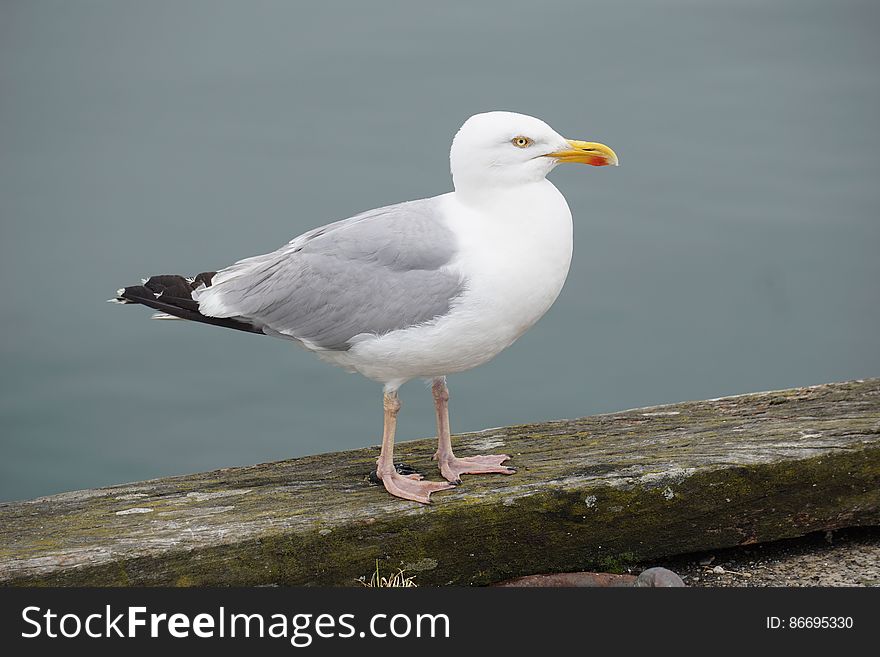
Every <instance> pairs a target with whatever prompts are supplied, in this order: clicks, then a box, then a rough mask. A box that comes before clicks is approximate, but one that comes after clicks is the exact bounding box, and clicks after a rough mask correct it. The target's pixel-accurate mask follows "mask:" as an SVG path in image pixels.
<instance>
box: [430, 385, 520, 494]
mask: <svg viewBox="0 0 880 657" xmlns="http://www.w3.org/2000/svg"><path fill="white" fill-rule="evenodd" d="M431 392H432V393H433V394H434V408H435V409H436V411H437V453H436V454H434V460H435V461H437V462H438V463H439V465H440V473H441V474H442V475H443V476H444V477H445V478H446V479H447V481H451V482H452V483H454V484H458V483H461V475H463V474H488V473H499V474H513V473H515V472H516V470H514V469H513V468H508V467H507V466H506V465H501V464H502V463H504V462H505V461H506V460H508V459H509V458H510V457H509V456H508V455H507V454H487V455H485V456H469V457H466V458H461V459H460V458H458V457H457V456H456V455H455V454H453V453H452V438H451V436H450V434H449V389H448V388H447V387H446V378H445V377H440V378H437V379H434V383H433V385H432V386H431Z"/></svg>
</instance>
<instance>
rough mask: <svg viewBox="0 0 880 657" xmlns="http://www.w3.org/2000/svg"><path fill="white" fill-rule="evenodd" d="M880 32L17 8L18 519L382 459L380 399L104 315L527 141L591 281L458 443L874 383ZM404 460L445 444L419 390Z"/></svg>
mask: <svg viewBox="0 0 880 657" xmlns="http://www.w3.org/2000/svg"><path fill="white" fill-rule="evenodd" d="M878 28H880V4H878V3H876V2H851V1H840V2H811V1H805V0H789V1H779V2H773V3H767V2H765V1H764V0H760V1H756V0H752V1H742V0H739V1H736V2H685V1H676V2H662V3H661V2H650V1H647V0H641V1H636V2H626V3H617V2H601V3H598V2H597V3H587V2H575V1H572V2H563V1H542V2H539V3H538V2H532V1H528V2H479V3H475V2H442V3H440V2H431V3H409V2H406V3H404V2H387V1H384V2H376V1H371V2H368V3H367V2H354V1H347V2H332V1H331V2H321V3H309V4H308V5H306V3H292V2H280V1H279V2H265V1H258V2H214V1H210V2H208V1H203V2H194V1H185V2H178V1H170V0H169V1H165V2H156V1H151V2H140V1H131V0H126V1H120V0H114V1H104V2H96V1H79V2H66V1H62V0H57V1H53V2H50V1H46V0H28V1H24V0H19V1H6V2H3V3H2V4H0V231H2V232H0V336H2V340H0V371H2V378H0V499H4V500H9V499H21V498H30V497H34V496H37V495H43V494H49V493H53V492H58V491H64V490H70V489H76V488H85V487H94V486H99V485H104V484H110V483H116V482H125V481H133V480H140V479H145V478H151V477H158V476H163V475H170V474H176V473H186V472H193V471H201V470H207V469H211V468H217V467H223V466H232V465H237V464H249V463H255V462H262V461H269V460H274V459H280V458H285V457H291V456H297V455H304V454H313V453H318V452H324V451H332V450H340V449H348V448H354V447H360V446H365V445H370V444H376V443H377V442H378V440H379V436H380V433H381V415H382V411H381V396H380V395H381V391H380V388H379V386H378V385H376V384H374V383H371V382H369V381H367V380H365V379H362V378H360V377H358V376H355V375H349V374H346V373H345V372H343V371H341V370H337V369H335V368H332V367H330V366H328V365H326V364H324V363H321V362H319V361H318V360H317V359H316V358H314V356H312V355H310V354H308V353H306V352H304V351H302V350H299V349H297V348H296V347H294V346H293V345H291V344H288V343H285V342H283V341H277V340H272V339H268V338H258V337H255V336H251V335H247V334H242V333H237V332H233V331H227V330H222V329H215V328H211V327H205V326H194V325H183V324H174V323H170V322H151V321H148V320H147V317H148V316H149V313H148V312H147V311H145V310H143V309H140V308H135V307H128V308H122V307H119V306H113V305H110V304H106V303H104V300H105V299H107V298H109V297H111V296H113V294H114V292H115V290H116V288H118V287H120V286H123V285H126V284H132V283H136V282H137V281H138V280H139V278H140V277H141V276H147V275H150V274H154V273H172V272H179V273H196V272H199V271H203V270H210V269H216V268H218V267H222V266H224V265H226V264H229V263H231V262H233V261H234V260H236V259H239V258H241V257H245V256H249V255H254V254H258V253H263V252H266V251H268V250H272V249H274V248H276V247H278V246H280V245H281V244H283V243H284V242H286V241H287V240H288V239H290V238H291V237H293V236H295V235H297V234H299V233H301V232H303V231H305V230H307V229H309V228H312V227H315V226H318V225H321V224H324V223H327V222H329V221H331V220H335V219H338V218H343V217H346V216H349V215H351V214H354V213H356V212H358V211H361V210H364V209H368V208H372V207H376V206H379V205H385V204H388V203H393V202H397V201H402V200H407V199H412V198H419V197H424V196H431V195H434V194H439V193H443V192H445V191H448V189H450V185H451V181H450V179H449V174H448V161H447V154H448V148H449V143H450V139H451V137H452V135H453V133H454V132H455V130H456V129H457V128H458V127H459V125H460V124H461V123H462V121H463V120H464V119H465V118H467V116H469V115H470V114H473V113H475V112H478V111H484V110H489V109H509V110H514V111H519V112H524V113H528V114H533V115H535V116H539V117H541V118H543V119H545V120H546V121H547V122H549V123H550V124H551V125H553V126H554V127H555V128H556V129H557V130H558V131H559V132H561V133H562V134H565V135H566V136H569V137H571V138H579V139H587V140H593V141H602V142H605V143H607V144H609V145H611V146H612V147H614V148H615V150H616V151H617V152H618V154H619V155H620V157H621V163H622V166H621V167H620V168H618V169H616V170H615V169H592V168H587V167H573V166H570V167H561V168H560V169H558V170H557V171H556V172H555V173H554V174H553V175H552V179H553V181H554V182H555V184H556V185H557V186H558V187H559V188H560V189H561V190H562V191H563V193H564V194H565V195H566V197H567V198H568V201H569V204H570V205H571V207H572V210H573V213H574V215H575V224H576V226H575V256H574V262H573V265H572V269H571V273H570V276H569V279H568V282H567V284H566V287H565V289H564V290H563V292H562V295H561V296H560V298H559V299H558V301H557V302H556V305H555V306H554V307H553V308H552V309H551V311H550V312H549V313H548V315H547V316H546V317H545V318H544V319H543V320H542V321H541V322H540V323H539V324H538V325H537V326H536V327H535V328H533V329H532V330H531V331H530V332H529V333H527V334H526V335H525V336H524V337H523V338H522V339H521V340H520V341H519V342H518V343H517V344H516V345H514V347H512V348H511V349H509V350H508V351H506V352H504V353H503V354H502V355H500V356H499V357H498V358H497V359H495V360H494V361H493V362H492V363H490V364H488V365H486V366H483V367H482V368H479V369H476V370H473V371H471V372H468V373H464V374H460V375H457V376H454V377H452V378H451V379H450V387H451V391H452V407H451V408H452V422H453V429H454V430H457V431H464V430H476V429H480V428H484V427H494V426H499V425H506V424H514V423H523V422H530V421H539V420H545V419H552V418H560V417H575V416H581V415H587V414H592V413H601V412H607V411H614V410H619V409H624V408H630V407H635V406H640V405H649V404H659V403H664V402H672V401H677V400H685V399H702V398H707V397H716V396H720V395H726V394H732V393H742V392H749V391H757V390H765V389H774V388H784V387H789V386H798V385H806V384H816V383H823V382H828V381H835V380H843V379H852V378H858V377H868V376H878V375H880V256H878V246H880V175H878V174H880V164H878V161H880V158H878V154H880V130H878V127H880V74H878V70H880V68H878V65H880V39H877V33H878V31H880V30H878ZM402 398H403V402H404V406H403V413H402V417H401V423H400V427H399V437H400V438H401V439H408V438H416V437H423V436H430V435H432V434H433V431H434V426H433V422H434V420H433V414H432V406H431V397H430V394H429V391H428V390H426V389H425V387H424V386H423V385H422V384H421V383H420V382H413V383H410V384H408V385H407V386H405V387H404V388H403V389H402Z"/></svg>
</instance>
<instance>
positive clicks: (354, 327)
mask: <svg viewBox="0 0 880 657" xmlns="http://www.w3.org/2000/svg"><path fill="white" fill-rule="evenodd" d="M449 159H450V169H451V173H452V180H453V185H454V189H455V191H452V192H448V193H446V194H441V195H440V196H434V197H432V198H426V199H420V200H416V201H408V202H405V203H399V204H397V205H389V206H386V207H382V208H378V209H375V210H369V211H367V212H363V213H361V214H358V215H356V216H353V217H350V218H348V219H344V220H342V221H337V222H335V223H331V224H328V225H326V226H322V227H320V228H316V229H314V230H311V231H309V232H307V233H304V234H302V235H300V236H299V237H296V238H294V239H293V240H291V241H290V242H288V243H287V244H286V245H285V246H282V247H281V248H280V249H278V250H276V251H273V252H271V253H267V254H265V255H258V256H254V257H252V258H247V259H245V260H240V261H238V262H236V263H235V264H233V265H231V266H229V267H226V268H225V269H221V270H219V271H216V272H203V273H201V274H198V275H197V276H194V277H192V278H185V277H183V276H177V275H160V276H153V277H151V278H149V279H147V280H144V281H143V282H142V285H135V286H131V287H125V288H122V289H120V290H118V292H117V296H116V298H115V299H111V301H114V302H117V303H125V304H132V303H134V304H142V305H144V306H148V307H150V308H152V309H154V310H156V311H158V313H156V314H154V315H153V317H154V318H156V319H182V320H189V321H192V322H202V323H206V324H213V325H216V326H223V327H226V328H232V329H237V330H240V331H246V332H249V333H255V334H259V335H268V336H272V337H275V338H283V339H285V340H291V341H293V342H295V343H297V344H299V345H300V346H302V347H304V348H306V349H308V350H309V351H312V352H314V353H315V354H317V355H318V357H319V358H321V359H322V360H324V361H327V362H329V363H332V364H334V365H337V366H340V367H342V368H344V369H346V370H348V371H351V372H358V373H360V374H362V375H363V376H365V377H367V378H369V379H371V380H373V381H376V382H378V383H381V384H382V385H383V386H384V395H383V408H384V429H383V433H382V447H381V451H380V453H379V458H378V460H377V462H376V476H377V477H378V478H379V479H380V480H381V482H382V484H383V485H384V487H385V489H386V490H387V491H388V492H389V493H391V495H394V496H396V497H400V498H403V499H406V500H413V501H415V502H420V503H423V504H428V503H430V496H431V494H432V493H436V492H438V491H442V490H448V489H450V488H454V487H455V485H456V484H460V483H461V476H462V475H464V474H487V473H500V474H513V473H514V472H515V470H514V469H513V468H511V467H509V466H507V465H504V463H505V461H508V460H509V459H510V457H509V456H508V455H507V454H489V455H482V456H471V457H466V458H462V457H458V456H456V455H455V454H454V453H453V450H452V442H451V437H450V428H449V390H448V387H447V384H446V377H447V375H449V374H454V373H456V372H462V371H464V370H468V369H471V368H472V367H476V366H478V365H482V364H483V363H485V362H487V361H489V360H491V359H492V358H493V357H495V356H496V355H498V353H499V352H501V351H502V350H503V349H505V348H507V347H509V346H510V345H511V344H513V343H514V342H515V341H516V339H517V338H519V337H520V336H521V335H522V334H523V333H525V331H526V330H528V329H529V328H530V327H531V326H532V325H534V324H535V322H537V321H538V320H539V319H540V318H541V316H543V315H544V313H546V312H547V310H548V309H549V308H550V306H551V305H552V304H553V302H554V301H555V300H556V297H557V296H558V295H559V292H560V291H561V290H562V286H563V283H565V279H566V277H567V275H568V269H569V264H570V263H571V254H572V218H571V211H570V209H569V207H568V203H567V202H566V200H565V198H564V197H563V196H562V194H561V193H560V192H559V190H557V189H556V187H555V186H554V185H553V184H552V183H551V182H550V181H549V180H547V178H546V176H547V174H549V173H550V172H551V171H552V170H553V169H554V168H555V167H556V166H557V165H558V164H560V163H568V162H579V163H584V164H589V165H593V166H605V165H612V166H616V165H617V163H618V159H617V155H616V154H615V153H614V151H613V150H611V148H609V147H608V146H605V145H604V144H599V143H595V142H586V141H576V140H570V139H565V138H564V137H562V136H560V135H559V134H558V133H557V132H556V131H554V130H553V129H552V128H551V127H550V126H549V125H547V124H546V123H544V122H543V121H541V120H540V119H536V118H534V117H531V116H526V115H523V114H516V113H513V112H486V113H482V114H476V115H474V116H472V117H470V118H469V119H468V120H467V121H465V123H464V125H462V127H461V129H460V130H459V131H458V133H457V134H456V135H455V138H454V139H453V142H452V148H451V150H450V154H449ZM417 378H421V379H426V380H428V381H430V382H431V391H432V394H433V397H434V407H435V410H436V415H437V451H436V453H435V454H434V460H436V461H437V463H438V465H439V469H440V473H441V474H442V476H443V478H444V479H445V480H446V481H441V482H434V481H426V480H424V478H423V477H422V475H420V474H417V473H414V472H412V471H407V470H406V469H405V468H403V467H400V466H395V463H394V435H395V431H396V427H397V417H398V413H399V412H400V399H399V397H398V389H399V388H400V387H401V386H402V385H403V384H404V383H406V382H407V381H409V380H411V379H417Z"/></svg>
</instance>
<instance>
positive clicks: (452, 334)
mask: <svg viewBox="0 0 880 657" xmlns="http://www.w3.org/2000/svg"><path fill="white" fill-rule="evenodd" d="M440 199H441V200H442V201H443V204H444V217H445V219H446V221H447V222H448V223H449V226H450V228H452V230H453V231H454V232H455V234H456V235H457V236H458V239H459V249H460V250H459V253H458V256H457V257H456V258H455V260H454V261H453V262H452V263H450V265H449V267H450V269H452V270H453V271H456V272H457V273H459V274H460V275H461V276H462V277H463V279H464V280H465V281H466V290H465V292H464V293H463V294H462V295H461V296H460V297H459V298H458V299H457V300H456V302H455V303H454V305H453V307H452V308H451V311H450V313H449V314H448V315H446V316H444V317H442V318H440V319H438V320H437V321H435V322H432V323H430V324H427V325H422V326H418V327H413V328H410V329H403V330H400V331H393V332H391V333H388V334H386V335H383V336H378V337H375V338H369V339H366V340H363V341H361V342H359V343H358V344H356V345H355V346H353V347H352V348H351V349H350V350H349V351H348V352H344V353H341V352H339V353H337V354H336V355H333V356H331V358H330V359H331V360H333V361H334V362H336V363H337V364H339V365H343V366H345V367H348V368H350V369H354V370H356V371H358V372H360V373H361V374H363V375H365V376H367V377H369V378H371V379H374V380H376V381H380V382H383V383H386V384H393V385H399V384H401V383H403V382H404V381H406V380H409V379H411V378H417V377H434V376H443V375H446V374H451V373H454V372H460V371H463V370H466V369H470V368H471V367H476V366H477V365H481V364H482V363H485V362H486V361H488V360H490V359H491V358H493V357H494V356H495V355H497V354H498V353H499V352H500V351H501V350H503V349H505V348H506V347H508V346H510V345H511V344H512V343H513V342H514V341H515V340H516V339H517V338H518V337H519V336H521V335H522V334H523V333H524V332H525V331H526V330H527V329H528V328H530V327H531V326H532V325H533V324H534V323H535V322H537V321H538V319H540V318H541V316H542V315H544V313H545V312H547V310H548V309H549V308H550V306H551V305H552V304H553V302H554V301H555V300H556V297H557V296H558V295H559V292H560V291H561V290H562V285H563V284H564V283H565V278H566V276H567V275H568V268H569V264H570V263H571V253H572V224H571V212H570V210H569V208H568V204H567V203H566V202H565V199H564V197H563V196H562V194H560V193H559V191H558V190H557V189H556V188H555V187H554V186H553V185H552V183H550V182H549V181H547V180H542V181H541V182H539V183H535V184H532V185H526V186H523V187H521V188H517V189H516V190H514V191H512V192H509V193H505V194H504V196H503V197H502V198H494V199H491V202H487V203H486V204H485V205H484V206H482V207H480V208H474V207H467V206H464V205H462V204H461V202H460V201H459V200H458V199H457V198H456V196H455V193H451V194H446V195H445V196H443V197H440ZM489 208H490V209H489ZM328 356H329V354H328Z"/></svg>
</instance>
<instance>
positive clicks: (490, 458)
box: [434, 454, 516, 484]
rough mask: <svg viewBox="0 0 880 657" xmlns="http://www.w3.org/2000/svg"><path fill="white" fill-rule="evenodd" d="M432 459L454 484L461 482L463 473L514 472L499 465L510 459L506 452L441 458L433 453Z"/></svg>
mask: <svg viewBox="0 0 880 657" xmlns="http://www.w3.org/2000/svg"><path fill="white" fill-rule="evenodd" d="M434 459H435V460H438V461H439V462H440V473H441V474H442V475H443V477H444V478H445V479H446V480H447V481H451V482H452V483H454V484H460V483H461V475H463V474H507V475H511V474H515V473H516V470H514V469H513V468H511V467H508V466H506V465H501V464H502V463H504V462H505V461H507V460H508V459H510V457H509V456H508V455H507V454H484V455H480V456H468V457H465V458H458V457H457V456H449V457H445V458H442V459H441V458H440V456H439V455H437V454H435V455H434Z"/></svg>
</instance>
